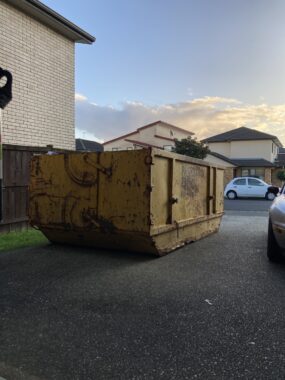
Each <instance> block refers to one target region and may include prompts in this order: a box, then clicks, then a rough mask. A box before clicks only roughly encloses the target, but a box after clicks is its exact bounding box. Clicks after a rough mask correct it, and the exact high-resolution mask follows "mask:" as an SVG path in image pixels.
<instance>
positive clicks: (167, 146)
mask: <svg viewBox="0 0 285 380" xmlns="http://www.w3.org/2000/svg"><path fill="white" fill-rule="evenodd" d="M163 149H164V150H168V151H169V152H172V150H173V146H172V145H163Z"/></svg>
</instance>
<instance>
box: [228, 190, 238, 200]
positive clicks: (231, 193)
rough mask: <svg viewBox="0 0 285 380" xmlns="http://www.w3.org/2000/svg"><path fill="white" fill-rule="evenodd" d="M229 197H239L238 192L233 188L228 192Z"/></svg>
mask: <svg viewBox="0 0 285 380" xmlns="http://www.w3.org/2000/svg"><path fill="white" fill-rule="evenodd" d="M227 197H228V199H230V200H233V199H236V198H237V193H236V192H235V191H233V190H230V191H228V192H227Z"/></svg>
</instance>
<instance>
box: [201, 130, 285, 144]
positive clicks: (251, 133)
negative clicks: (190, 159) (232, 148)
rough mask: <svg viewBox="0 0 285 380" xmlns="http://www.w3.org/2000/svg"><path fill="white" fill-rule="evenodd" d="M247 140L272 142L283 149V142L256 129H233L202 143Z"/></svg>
mask: <svg viewBox="0 0 285 380" xmlns="http://www.w3.org/2000/svg"><path fill="white" fill-rule="evenodd" d="M245 140H272V141H274V142H275V143H276V145H278V146H279V147H282V144H281V142H280V141H279V139H278V138H277V137H276V136H274V135H270V134H268V133H264V132H259V131H256V130H255V129H251V128H247V127H240V128H236V129H232V130H230V131H227V132H224V133H220V134H219V135H215V136H211V137H208V138H206V139H204V140H202V142H205V143H209V142H226V141H245Z"/></svg>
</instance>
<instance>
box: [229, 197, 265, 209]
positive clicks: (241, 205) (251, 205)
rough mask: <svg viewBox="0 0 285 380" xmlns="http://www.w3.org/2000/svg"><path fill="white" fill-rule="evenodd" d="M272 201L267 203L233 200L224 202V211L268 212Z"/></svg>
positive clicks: (249, 199) (260, 200)
mask: <svg viewBox="0 0 285 380" xmlns="http://www.w3.org/2000/svg"><path fill="white" fill-rule="evenodd" d="M271 205H272V201H267V200H265V199H258V198H257V199H252V198H246V199H234V200H229V199H226V198H225V200H224V207H225V210H226V211H227V210H235V211H268V210H269V208H270V206H271Z"/></svg>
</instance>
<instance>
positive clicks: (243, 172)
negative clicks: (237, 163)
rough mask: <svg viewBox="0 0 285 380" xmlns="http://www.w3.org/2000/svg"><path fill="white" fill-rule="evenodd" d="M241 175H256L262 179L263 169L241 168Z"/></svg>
mask: <svg viewBox="0 0 285 380" xmlns="http://www.w3.org/2000/svg"><path fill="white" fill-rule="evenodd" d="M241 176H242V177H256V178H260V179H264V176H265V169H264V168H241Z"/></svg>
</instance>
